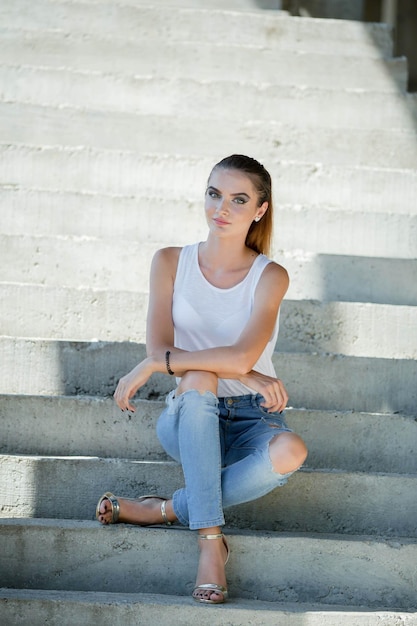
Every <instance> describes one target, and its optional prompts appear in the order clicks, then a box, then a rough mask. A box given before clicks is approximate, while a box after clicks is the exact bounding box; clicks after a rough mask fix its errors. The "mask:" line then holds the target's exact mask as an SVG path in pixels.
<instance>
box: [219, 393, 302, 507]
mask: <svg viewBox="0 0 417 626" xmlns="http://www.w3.org/2000/svg"><path fill="white" fill-rule="evenodd" d="M261 402H262V397H261V396H243V397H242V398H241V399H239V400H238V399H236V400H234V401H233V403H230V401H229V404H227V401H226V404H222V402H220V415H221V423H222V424H223V428H224V430H225V432H226V433H227V435H226V454H225V466H226V467H224V468H223V471H222V493H223V507H224V508H227V507H229V506H234V505H237V504H242V503H244V502H249V501H252V500H255V499H257V498H260V497H261V496H264V495H266V494H267V493H269V492H270V491H272V490H273V489H275V488H276V487H280V486H283V485H284V484H285V483H286V482H287V480H288V478H289V476H290V475H291V474H292V473H293V472H294V471H296V470H297V469H298V468H299V467H300V466H301V465H302V464H303V462H304V461H305V458H306V456H307V448H306V446H305V444H304V442H303V440H302V439H301V438H300V437H299V436H298V435H296V434H295V433H293V432H291V431H290V429H289V428H288V426H287V425H286V423H285V419H284V417H283V415H280V414H268V413H267V412H266V411H265V410H264V409H263V408H262V407H260V403H261Z"/></svg>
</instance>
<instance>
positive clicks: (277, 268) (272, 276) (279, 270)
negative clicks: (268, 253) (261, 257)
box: [262, 261, 290, 287]
mask: <svg viewBox="0 0 417 626" xmlns="http://www.w3.org/2000/svg"><path fill="white" fill-rule="evenodd" d="M264 277H265V279H266V280H279V281H280V282H282V283H284V284H286V285H287V287H288V285H289V283H290V277H289V276H288V272H287V270H286V269H285V267H283V266H282V265H280V264H279V263H275V261H269V263H268V264H267V265H266V266H265V269H264V271H263V272H262V278H264Z"/></svg>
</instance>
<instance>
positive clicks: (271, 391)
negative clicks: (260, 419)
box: [261, 379, 288, 413]
mask: <svg viewBox="0 0 417 626" xmlns="http://www.w3.org/2000/svg"><path fill="white" fill-rule="evenodd" d="M263 396H264V398H265V402H263V403H262V405H261V406H263V407H265V408H266V409H268V412H269V413H276V412H279V413H281V412H282V411H283V410H284V409H285V408H286V406H287V402H288V394H287V391H286V389H285V387H284V385H283V383H282V382H281V381H280V380H279V379H276V380H275V381H274V382H273V383H272V384H270V385H268V386H267V387H266V388H265V390H264V391H263Z"/></svg>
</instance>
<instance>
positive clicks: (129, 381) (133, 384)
mask: <svg viewBox="0 0 417 626" xmlns="http://www.w3.org/2000/svg"><path fill="white" fill-rule="evenodd" d="M152 374H153V368H152V359H151V358H147V359H144V360H143V361H141V363H139V364H138V365H136V367H134V368H133V370H131V371H130V372H129V373H128V374H126V376H123V377H122V378H121V379H120V380H119V382H118V385H117V387H116V391H115V392H114V394H113V397H114V399H115V401H116V404H117V406H118V407H119V408H120V409H122V411H126V410H127V411H133V412H134V411H135V407H134V405H133V404H131V402H130V399H131V398H133V396H134V395H135V393H136V392H137V390H138V389H139V388H140V387H143V385H144V384H145V383H146V382H147V381H148V380H149V378H150V377H151V375H152Z"/></svg>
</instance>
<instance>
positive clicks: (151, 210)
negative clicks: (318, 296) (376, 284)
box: [0, 186, 417, 259]
mask: <svg viewBox="0 0 417 626" xmlns="http://www.w3.org/2000/svg"><path fill="white" fill-rule="evenodd" d="M186 191H187V190H186V189H184V194H186ZM198 195H199V196H200V197H199V198H198V197H197V196H198ZM279 195H280V194H279V190H278V193H277V194H275V201H277V200H278V202H276V206H275V209H276V226H275V231H276V232H275V238H274V240H275V246H276V248H279V247H281V248H282V247H283V246H285V248H287V249H289V250H291V249H292V250H301V249H304V250H306V249H308V250H309V252H313V253H321V254H334V255H340V254H342V255H355V256H374V257H381V258H395V259H414V258H415V253H416V247H417V213H415V211H414V206H411V207H407V205H404V206H402V205H399V206H398V211H396V212H395V213H383V212H379V211H378V212H377V211H375V212H370V211H365V210H362V211H360V210H359V211H345V210H344V208H343V207H340V208H336V209H332V208H331V207H325V206H314V205H307V206H299V205H283V204H281V202H280V201H279V200H280V198H279ZM0 206H1V209H2V223H1V232H2V233H3V234H6V235H14V236H21V235H32V236H47V237H53V236H61V237H93V238H99V239H118V238H122V239H123V240H124V241H126V242H129V243H130V242H134V241H138V240H140V241H141V242H142V243H144V242H147V243H152V242H153V241H155V235H156V233H157V239H158V241H159V242H160V243H161V245H166V246H168V245H171V244H172V242H173V233H175V242H176V243H177V244H178V245H186V244H187V243H190V241H198V240H203V239H205V237H206V235H207V223H206V221H205V218H204V211H203V198H202V197H201V192H200V194H197V193H196V195H195V198H191V197H189V196H188V197H187V195H180V193H178V195H176V196H175V198H172V197H171V196H170V195H169V196H168V197H155V196H154V197H152V196H137V195H135V196H134V197H133V196H131V197H129V196H120V195H105V194H100V193H77V192H61V191H59V190H56V191H42V190H35V189H27V188H15V187H1V186H0ZM382 208H383V207H381V209H382ZM145 209H148V210H147V211H146V219H144V217H143V211H144V210H145ZM407 209H408V212H407ZM179 215H183V216H184V217H185V219H182V223H181V228H178V216H179ZM162 226H163V228H162ZM324 232H325V233H327V235H326V237H323V233H324ZM306 233H308V237H307V236H306Z"/></svg>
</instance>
